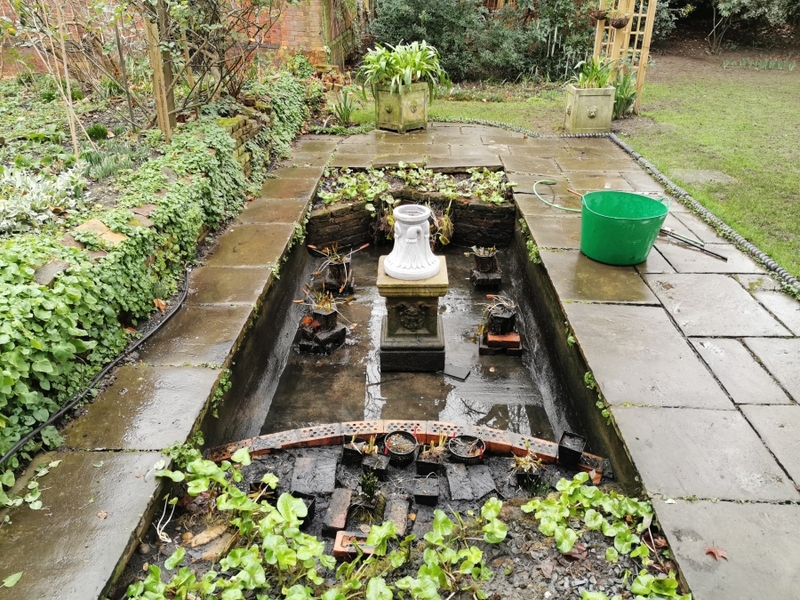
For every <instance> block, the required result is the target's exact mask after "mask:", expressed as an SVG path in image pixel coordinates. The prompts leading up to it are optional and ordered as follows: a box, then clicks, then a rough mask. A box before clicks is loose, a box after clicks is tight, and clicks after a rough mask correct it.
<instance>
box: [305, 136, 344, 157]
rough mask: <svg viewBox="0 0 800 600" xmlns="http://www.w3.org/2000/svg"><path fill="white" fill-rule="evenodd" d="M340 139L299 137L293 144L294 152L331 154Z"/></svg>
mask: <svg viewBox="0 0 800 600" xmlns="http://www.w3.org/2000/svg"><path fill="white" fill-rule="evenodd" d="M340 139H341V138H338V137H326V136H321V135H309V136H301V137H299V138H298V139H297V140H295V142H294V151H295V153H298V152H332V151H333V150H334V149H335V148H336V146H337V145H338V144H339V141H340Z"/></svg>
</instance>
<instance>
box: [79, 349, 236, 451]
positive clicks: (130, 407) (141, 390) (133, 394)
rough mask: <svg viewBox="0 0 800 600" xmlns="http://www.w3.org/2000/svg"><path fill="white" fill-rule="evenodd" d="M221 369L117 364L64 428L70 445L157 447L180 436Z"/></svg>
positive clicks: (199, 411) (200, 410)
mask: <svg viewBox="0 0 800 600" xmlns="http://www.w3.org/2000/svg"><path fill="white" fill-rule="evenodd" d="M221 373H222V370H221V369H208V368H200V367H151V366H148V365H144V364H138V365H125V366H122V367H120V368H119V370H118V371H117V374H116V381H114V383H113V385H111V387H109V388H107V389H105V390H104V391H103V392H101V393H100V395H99V396H98V397H97V398H96V399H95V401H94V402H92V403H91V404H89V405H87V406H86V411H87V416H85V417H84V418H81V419H77V420H75V421H72V422H71V423H70V424H69V425H68V426H67V428H66V429H65V431H64V437H65V438H66V443H67V446H68V447H69V448H90V449H98V448H102V449H113V450H160V449H162V448H166V447H167V446H169V445H170V444H173V443H175V442H183V441H185V440H186V439H187V438H188V437H189V435H190V434H191V432H192V429H193V427H194V426H195V425H196V424H197V421H198V419H199V418H200V416H201V415H202V414H203V412H204V409H205V405H206V402H207V401H208V398H209V397H210V396H211V394H212V393H213V391H214V386H215V384H216V382H217V379H218V378H219V376H220V374H221Z"/></svg>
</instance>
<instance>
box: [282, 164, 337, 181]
mask: <svg viewBox="0 0 800 600" xmlns="http://www.w3.org/2000/svg"><path fill="white" fill-rule="evenodd" d="M324 170H325V168H324V167H321V166H320V167H299V166H292V165H291V163H289V164H288V165H287V166H281V167H280V168H277V169H275V170H273V171H271V172H270V175H273V176H274V177H276V178H277V179H319V178H320V177H322V173H323V171H324Z"/></svg>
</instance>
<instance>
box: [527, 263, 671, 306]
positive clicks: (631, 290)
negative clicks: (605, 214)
mask: <svg viewBox="0 0 800 600" xmlns="http://www.w3.org/2000/svg"><path fill="white" fill-rule="evenodd" d="M539 254H540V256H541V258H542V262H543V263H544V266H545V268H546V269H547V273H548V275H549V276H550V280H551V281H552V282H553V285H554V286H555V288H556V292H558V297H559V298H560V299H561V300H562V301H575V302H625V303H633V304H658V299H657V298H656V297H655V296H654V295H653V293H652V292H651V291H650V288H648V287H647V286H646V285H645V283H644V281H642V278H641V277H640V276H639V275H638V274H637V273H636V270H635V269H634V268H633V267H613V266H611V265H605V264H603V263H599V262H597V261H594V260H592V259H590V258H587V257H586V256H584V255H583V254H582V253H581V252H580V251H578V250H564V251H552V250H540V251H539Z"/></svg>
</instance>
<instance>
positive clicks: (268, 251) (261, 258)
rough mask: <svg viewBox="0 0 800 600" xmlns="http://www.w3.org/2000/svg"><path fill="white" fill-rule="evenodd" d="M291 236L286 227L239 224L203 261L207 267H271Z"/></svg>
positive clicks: (281, 253)
mask: <svg viewBox="0 0 800 600" xmlns="http://www.w3.org/2000/svg"><path fill="white" fill-rule="evenodd" d="M292 235H294V225H292V224H290V223H276V224H272V223H269V224H267V223H261V224H246V223H245V224H241V225H237V226H235V227H233V228H232V229H229V230H228V231H227V232H226V233H225V235H223V236H222V237H221V238H220V240H219V242H218V244H217V247H216V248H215V249H214V253H213V254H212V255H211V256H210V257H209V258H208V259H207V260H206V265H207V266H209V267H258V266H265V267H270V266H275V265H277V264H278V262H279V261H280V259H281V257H282V256H283V253H284V252H285V251H286V247H287V246H288V245H289V240H291V239H292Z"/></svg>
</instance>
